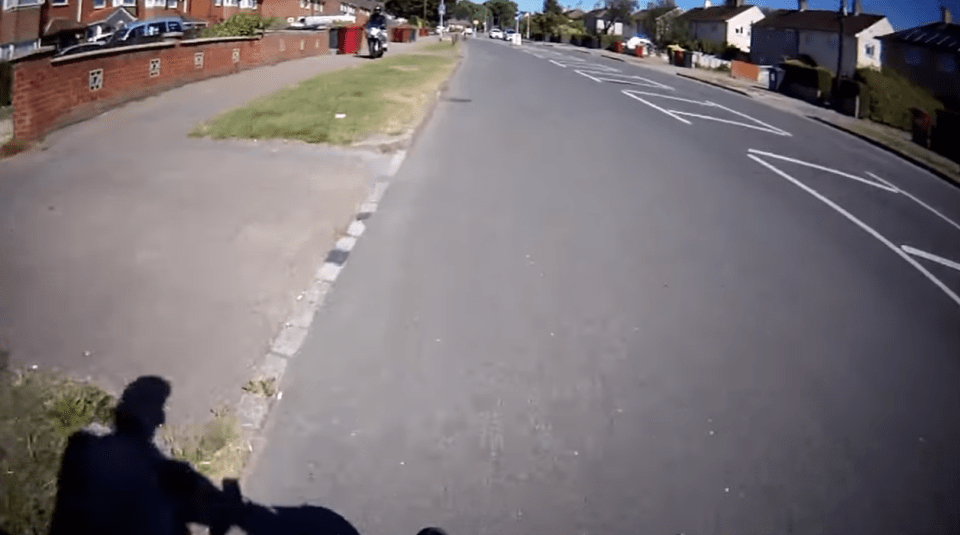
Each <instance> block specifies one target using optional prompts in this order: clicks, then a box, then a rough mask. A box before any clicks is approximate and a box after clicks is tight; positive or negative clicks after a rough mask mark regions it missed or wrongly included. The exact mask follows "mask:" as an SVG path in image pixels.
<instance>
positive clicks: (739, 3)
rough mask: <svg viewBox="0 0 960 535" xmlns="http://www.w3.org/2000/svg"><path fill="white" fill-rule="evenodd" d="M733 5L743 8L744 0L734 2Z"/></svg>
mask: <svg viewBox="0 0 960 535" xmlns="http://www.w3.org/2000/svg"><path fill="white" fill-rule="evenodd" d="M733 5H734V6H736V7H743V0H733Z"/></svg>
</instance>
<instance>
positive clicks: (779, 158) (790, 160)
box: [747, 149, 900, 193]
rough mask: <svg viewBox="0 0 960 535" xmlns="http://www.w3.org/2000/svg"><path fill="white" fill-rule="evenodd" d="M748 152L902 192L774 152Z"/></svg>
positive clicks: (751, 150)
mask: <svg viewBox="0 0 960 535" xmlns="http://www.w3.org/2000/svg"><path fill="white" fill-rule="evenodd" d="M747 152H752V153H753V154H759V155H761V156H766V157H768V158H775V159H777V160H783V161H785V162H790V163H795V164H797V165H802V166H805V167H809V168H811V169H816V170H818V171H824V172H827V173H833V174H835V175H838V176H842V177H845V178H849V179H850V180H856V181H857V182H862V183H864V184H866V185H868V186H873V187H875V188H879V189H882V190H885V191H889V192H891V193H897V192H899V191H900V190H898V189H897V188H895V187H893V186H888V185H886V184H878V183H876V182H873V181H872V180H867V179H865V178H863V177H859V176H857V175H851V174H850V173H844V172H843V171H837V170H836V169H830V168H829V167H824V166H822V165H817V164H815V163H810V162H805V161H803V160H797V159H796V158H791V157H789V156H781V155H779V154H774V153H772V152H765V151H762V150H756V149H747Z"/></svg>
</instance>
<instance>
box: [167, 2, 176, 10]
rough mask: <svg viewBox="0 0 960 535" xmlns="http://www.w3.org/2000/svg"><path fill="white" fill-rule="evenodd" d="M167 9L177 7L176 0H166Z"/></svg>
mask: <svg viewBox="0 0 960 535" xmlns="http://www.w3.org/2000/svg"><path fill="white" fill-rule="evenodd" d="M167 9H177V0H167Z"/></svg>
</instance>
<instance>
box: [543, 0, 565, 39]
mask: <svg viewBox="0 0 960 535" xmlns="http://www.w3.org/2000/svg"><path fill="white" fill-rule="evenodd" d="M537 17H538V19H537V22H539V24H540V30H541V32H542V33H543V34H545V35H553V34H555V33H557V32H558V31H559V28H560V26H561V25H562V24H563V23H564V22H566V17H565V16H564V15H563V7H561V6H560V2H558V1H557V0H543V13H542V14H538V16H537Z"/></svg>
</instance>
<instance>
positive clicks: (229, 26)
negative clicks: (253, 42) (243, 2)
mask: <svg viewBox="0 0 960 535" xmlns="http://www.w3.org/2000/svg"><path fill="white" fill-rule="evenodd" d="M276 22H277V21H276V17H271V18H269V19H265V18H263V17H261V16H259V15H256V14H253V13H237V14H236V15H234V16H232V17H230V18H229V19H227V20H225V21H223V22H219V23H217V24H214V25H213V26H211V27H209V28H207V29H206V30H204V31H203V33H202V35H203V37H246V36H251V35H256V34H257V33H259V32H261V31H263V30H265V29H266V28H268V27H270V26H272V25H274V24H276Z"/></svg>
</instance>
